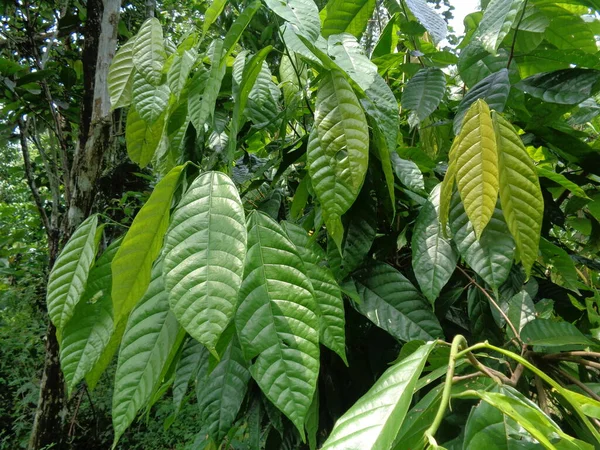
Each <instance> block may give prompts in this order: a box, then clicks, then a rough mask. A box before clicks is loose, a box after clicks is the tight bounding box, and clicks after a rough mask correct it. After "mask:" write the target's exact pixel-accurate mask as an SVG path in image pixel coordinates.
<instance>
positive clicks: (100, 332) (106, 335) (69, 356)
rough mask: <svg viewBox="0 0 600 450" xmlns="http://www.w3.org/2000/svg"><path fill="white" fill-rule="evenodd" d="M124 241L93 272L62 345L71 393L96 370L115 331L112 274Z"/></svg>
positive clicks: (62, 355)
mask: <svg viewBox="0 0 600 450" xmlns="http://www.w3.org/2000/svg"><path fill="white" fill-rule="evenodd" d="M120 244H121V240H118V241H115V242H114V243H112V244H111V245H110V246H109V247H108V248H107V249H106V250H105V251H104V253H103V254H102V256H100V258H98V261H97V262H96V264H95V265H94V267H93V268H92V269H91V271H90V273H89V277H88V281H87V284H86V287H85V291H84V293H83V296H82V298H81V301H80V302H79V303H78V304H77V306H75V310H74V311H73V317H72V318H71V320H69V321H68V322H67V325H66V326H65V329H64V331H63V333H62V342H61V345H60V365H61V369H62V371H63V374H64V376H65V381H66V382H67V388H68V390H69V393H72V392H73V389H74V388H75V386H77V383H79V382H80V381H81V380H83V378H84V377H85V376H86V375H87V374H88V372H89V371H90V370H91V369H92V367H94V365H95V364H96V362H97V361H98V359H99V358H100V355H101V354H102V352H103V351H104V349H105V348H106V346H107V345H108V342H109V340H110V337H111V335H112V331H113V318H112V300H111V297H110V289H111V282H112V276H111V270H110V263H111V261H112V259H113V258H114V256H115V254H116V252H117V250H118V249H119V245H120Z"/></svg>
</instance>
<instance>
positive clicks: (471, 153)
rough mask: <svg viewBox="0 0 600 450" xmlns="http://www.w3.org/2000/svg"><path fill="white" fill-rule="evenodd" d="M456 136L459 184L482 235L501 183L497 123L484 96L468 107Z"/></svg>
mask: <svg viewBox="0 0 600 450" xmlns="http://www.w3.org/2000/svg"><path fill="white" fill-rule="evenodd" d="M457 139H458V144H457V147H456V184H457V185H458V192H459V193H460V197H461V199H462V202H463V205H464V206H465V211H466V212H467V216H468V217H469V220H470V221H471V223H472V224H473V228H474V229H475V234H476V235H477V238H478V239H479V238H480V237H481V233H483V230H484V229H485V226H486V225H487V224H488V222H489V221H490V219H491V218H492V214H493V213H494V210H495V208H496V200H497V199H498V186H499V181H498V152H497V148H496V145H497V144H496V139H495V138H494V127H493V125H492V119H491V117H490V109H489V108H488V106H487V104H486V103H485V102H484V101H483V100H477V101H476V102H475V103H473V105H472V106H471V108H469V111H468V112H467V114H466V116H465V120H464V123H463V126H462V130H461V132H460V135H459V136H458V137H457ZM503 206H504V205H503Z"/></svg>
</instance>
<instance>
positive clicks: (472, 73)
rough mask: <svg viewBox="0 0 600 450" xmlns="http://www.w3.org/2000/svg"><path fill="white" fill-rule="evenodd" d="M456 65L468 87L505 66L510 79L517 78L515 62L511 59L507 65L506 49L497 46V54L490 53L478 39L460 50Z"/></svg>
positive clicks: (516, 79) (507, 55)
mask: <svg viewBox="0 0 600 450" xmlns="http://www.w3.org/2000/svg"><path fill="white" fill-rule="evenodd" d="M457 66H458V71H459V73H460V76H461V78H462V79H463V81H464V82H465V84H466V85H467V87H469V88H471V87H473V86H475V85H476V84H477V83H479V82H480V81H481V80H483V79H484V78H486V77H488V76H490V75H492V74H494V73H496V72H498V71H500V70H502V69H506V68H507V67H508V73H509V78H510V79H511V81H513V82H515V81H518V78H519V73H518V70H517V66H516V64H515V62H514V61H513V60H511V61H510V65H509V53H508V51H506V50H505V49H503V48H499V49H498V54H497V55H495V56H494V55H490V54H489V53H488V52H487V51H486V50H485V49H484V48H483V46H482V44H481V43H480V42H479V41H472V42H471V43H470V44H469V45H467V46H466V48H464V49H463V50H462V51H461V52H460V57H459V58H458V64H457Z"/></svg>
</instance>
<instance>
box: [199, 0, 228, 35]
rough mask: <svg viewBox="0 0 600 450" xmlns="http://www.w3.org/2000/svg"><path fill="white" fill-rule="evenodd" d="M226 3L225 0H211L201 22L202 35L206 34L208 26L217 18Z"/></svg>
mask: <svg viewBox="0 0 600 450" xmlns="http://www.w3.org/2000/svg"><path fill="white" fill-rule="evenodd" d="M226 4H227V0H212V2H211V3H210V6H209V7H208V8H207V9H206V12H205V13H204V21H203V22H202V37H204V36H206V33H207V32H208V30H209V28H210V27H211V25H212V24H213V23H215V21H216V20H217V19H218V18H219V16H220V15H221V12H223V8H225V5H226Z"/></svg>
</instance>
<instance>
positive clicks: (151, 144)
mask: <svg viewBox="0 0 600 450" xmlns="http://www.w3.org/2000/svg"><path fill="white" fill-rule="evenodd" d="M164 119H165V116H164V114H163V115H162V116H160V117H159V119H158V120H156V121H155V122H154V124H153V125H148V124H147V123H146V121H144V119H142V117H141V116H140V114H139V113H138V112H137V110H136V109H135V108H133V107H130V108H129V112H128V113H127V125H126V127H125V142H126V143H127V154H128V155H129V158H131V160H132V161H133V162H134V163H136V164H138V165H139V166H140V167H146V166H147V165H148V163H150V161H152V158H153V157H154V154H155V152H156V149H157V148H158V146H159V145H160V141H161V139H162V134H163V129H164Z"/></svg>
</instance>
